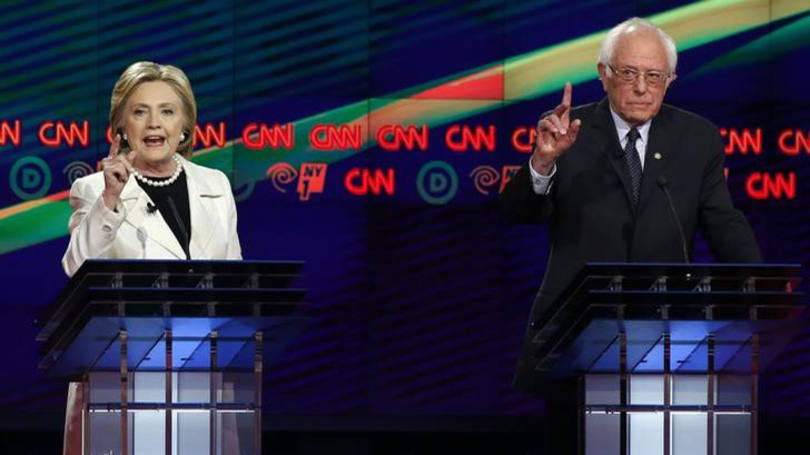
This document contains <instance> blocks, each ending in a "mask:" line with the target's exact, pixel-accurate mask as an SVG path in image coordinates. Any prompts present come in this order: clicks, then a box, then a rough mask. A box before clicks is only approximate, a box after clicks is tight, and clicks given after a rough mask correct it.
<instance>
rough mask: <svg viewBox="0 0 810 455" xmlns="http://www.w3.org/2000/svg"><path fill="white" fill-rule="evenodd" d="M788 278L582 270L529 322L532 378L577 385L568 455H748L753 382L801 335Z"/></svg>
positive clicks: (711, 271) (788, 269)
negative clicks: (575, 418)
mask: <svg viewBox="0 0 810 455" xmlns="http://www.w3.org/2000/svg"><path fill="white" fill-rule="evenodd" d="M798 271H799V266H798V265H734V264H624V263H590V264H587V265H586V267H585V268H584V269H583V270H582V271H581V272H580V273H579V274H578V275H577V277H576V278H575V279H574V280H573V281H572V283H571V284H570V285H569V286H568V287H567V288H566V289H565V291H564V292H563V293H561V294H560V296H559V297H558V299H557V300H556V302H555V303H556V304H555V305H554V306H552V307H551V308H550V309H549V310H548V311H547V312H546V313H545V314H543V315H541V316H540V318H539V319H537V320H536V321H532V322H533V323H534V324H535V327H539V329H538V331H537V332H536V335H535V336H534V338H533V340H532V342H533V348H534V358H535V360H536V364H535V365H536V366H535V369H536V373H537V374H544V375H549V376H550V377H552V378H572V377H573V378H578V379H577V380H578V389H579V396H578V397H577V403H578V406H579V411H578V416H579V421H578V422H577V430H578V431H577V434H578V436H577V439H578V440H577V441H571V445H570V446H571V447H572V451H571V453H579V454H583V455H594V454H599V455H614V454H615V455H625V454H630V453H633V454H638V453H643V454H645V455H650V454H661V455H682V454H689V455H703V454H705V455H731V454H734V455H747V454H752V455H756V454H757V453H758V448H757V430H758V411H759V391H758V379H759V373H760V371H762V369H763V368H764V367H766V366H767V363H768V362H769V361H771V360H773V358H774V357H775V356H776V355H777V354H778V353H779V352H780V351H781V350H782V348H783V347H784V346H785V345H786V344H787V343H788V342H789V341H790V339H791V337H792V336H793V335H795V334H796V333H797V332H798V331H799V330H800V328H801V323H802V322H801V320H800V316H801V313H802V311H803V305H802V304H801V302H800V298H801V297H802V296H801V294H800V293H799V292H796V291H795V290H796V288H797V286H798V284H799V281H800V279H799V278H798V276H799V275H798ZM549 418H552V419H553V418H554V416H553V415H550V416H549ZM573 448H576V449H577V451H576V452H575V451H574V450H573Z"/></svg>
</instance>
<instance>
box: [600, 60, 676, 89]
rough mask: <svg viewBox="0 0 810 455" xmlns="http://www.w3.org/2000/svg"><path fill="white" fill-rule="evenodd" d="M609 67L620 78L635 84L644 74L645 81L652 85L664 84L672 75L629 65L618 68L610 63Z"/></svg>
mask: <svg viewBox="0 0 810 455" xmlns="http://www.w3.org/2000/svg"><path fill="white" fill-rule="evenodd" d="M608 68H610V70H611V71H613V73H614V74H616V75H617V76H619V79H621V80H623V81H624V82H629V83H633V84H635V83H636V82H638V78H639V76H640V75H642V74H643V75H644V82H646V83H647V85H649V86H650V87H660V86H662V85H664V83H665V82H666V81H667V80H668V79H669V78H670V77H672V75H671V74H667V73H662V72H661V71H639V70H637V69H634V68H630V67H627V66H625V67H622V68H618V69H617V68H614V67H613V65H608Z"/></svg>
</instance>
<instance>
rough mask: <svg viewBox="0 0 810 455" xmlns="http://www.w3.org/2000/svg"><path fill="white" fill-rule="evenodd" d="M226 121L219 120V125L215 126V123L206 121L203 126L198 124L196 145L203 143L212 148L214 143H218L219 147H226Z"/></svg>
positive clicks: (195, 133)
mask: <svg viewBox="0 0 810 455" xmlns="http://www.w3.org/2000/svg"><path fill="white" fill-rule="evenodd" d="M225 141H226V136H225V122H219V125H218V126H217V127H216V128H214V125H212V124H210V123H206V124H205V125H203V126H202V127H200V125H196V126H195V127H194V142H193V145H194V147H196V146H197V144H199V143H202V145H203V147H205V148H210V147H211V144H212V143H216V144H217V147H219V148H222V147H225Z"/></svg>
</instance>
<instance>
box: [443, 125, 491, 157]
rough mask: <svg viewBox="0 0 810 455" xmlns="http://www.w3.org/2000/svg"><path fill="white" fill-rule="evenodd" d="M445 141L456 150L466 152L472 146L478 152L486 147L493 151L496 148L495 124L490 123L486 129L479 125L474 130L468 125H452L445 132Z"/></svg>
mask: <svg viewBox="0 0 810 455" xmlns="http://www.w3.org/2000/svg"><path fill="white" fill-rule="evenodd" d="M444 142H445V144H447V148H449V149H450V150H452V151H454V152H466V151H467V150H469V149H470V148H471V147H472V149H473V150H475V151H476V152H480V151H481V149H484V148H485V149H487V150H489V151H490V152H492V151H494V150H495V126H494V125H489V126H488V127H487V128H486V129H485V128H484V127H483V126H480V125H479V126H476V127H475V129H474V130H473V129H472V128H470V127H469V126H467V125H463V126H462V125H452V126H450V128H447V132H446V133H445V134H444Z"/></svg>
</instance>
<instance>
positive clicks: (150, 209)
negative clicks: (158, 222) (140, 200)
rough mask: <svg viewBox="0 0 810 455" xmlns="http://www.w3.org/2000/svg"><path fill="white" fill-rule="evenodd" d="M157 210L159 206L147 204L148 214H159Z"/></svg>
mask: <svg viewBox="0 0 810 455" xmlns="http://www.w3.org/2000/svg"><path fill="white" fill-rule="evenodd" d="M157 209H158V208H157V206H156V205H155V204H152V203H151V202H147V203H146V213H148V214H150V215H151V214H153V213H155V212H157Z"/></svg>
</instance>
